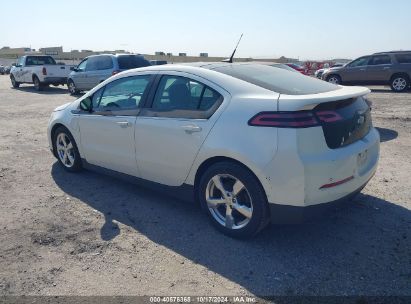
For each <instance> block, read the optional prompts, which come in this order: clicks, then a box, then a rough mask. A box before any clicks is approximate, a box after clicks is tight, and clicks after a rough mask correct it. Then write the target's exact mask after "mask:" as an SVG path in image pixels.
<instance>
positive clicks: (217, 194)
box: [206, 174, 253, 229]
mask: <svg viewBox="0 0 411 304" xmlns="http://www.w3.org/2000/svg"><path fill="white" fill-rule="evenodd" d="M206 201H207V206H208V209H209V210H210V213H211V215H212V216H213V218H214V219H215V220H216V221H217V222H218V223H219V224H220V225H222V226H224V227H226V228H228V229H241V228H243V227H245V226H246V225H247V224H248V223H249V222H250V220H251V218H252V216H253V203H252V200H251V196H250V194H249V192H248V190H247V188H246V187H245V186H244V184H243V183H242V182H241V181H240V180H239V179H237V178H236V177H234V176H232V175H229V174H217V175H215V176H214V177H213V178H212V179H210V180H209V182H208V184H207V188H206Z"/></svg>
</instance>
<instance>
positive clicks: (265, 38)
mask: <svg viewBox="0 0 411 304" xmlns="http://www.w3.org/2000/svg"><path fill="white" fill-rule="evenodd" d="M0 7H1V11H2V14H1V18H0V47H1V46H10V47H21V46H28V47H30V46H31V47H32V48H35V49H38V48H40V47H46V46H63V47H64V49H65V50H68V51H69V50H71V49H92V50H114V49H125V50H128V51H133V52H138V53H148V54H151V53H154V52H155V51H164V52H172V53H179V52H186V53H188V54H189V55H198V54H199V53H200V52H208V53H209V55H210V56H214V55H215V56H229V55H230V54H231V52H232V50H233V48H234V45H235V43H236V42H237V40H238V38H239V36H240V34H241V33H244V37H243V41H242V42H241V44H240V47H239V49H238V53H237V54H238V56H239V57H254V58H257V57H267V58H272V57H279V56H282V55H284V56H287V57H293V58H300V59H329V58H354V57H358V56H361V55H364V54H368V53H371V52H376V51H386V50H398V49H411V32H410V30H411V17H410V16H411V0H396V1H382V0H381V1H380V0H374V1H372V0H343V1H329V0H308V1H303V0H286V1H284V0H282V1H276V0H254V1H252V0H202V1H193V0H191V1H183V0H172V1H171V0H168V1H167V0H154V1H150V0H145V1H138V0H135V1H133V0H116V1H102V0H99V1H97V0H95V1H91V0H82V1H80V0H69V1H46V0H36V1H2V3H1V6H0Z"/></svg>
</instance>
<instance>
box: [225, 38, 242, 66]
mask: <svg viewBox="0 0 411 304" xmlns="http://www.w3.org/2000/svg"><path fill="white" fill-rule="evenodd" d="M241 38H243V34H241V36H240V39H238V42H237V45H236V46H235V49H234V52H233V54H231V57H230V58H227V59H224V60H222V62H228V63H233V59H234V55H235V52H236V51H237V48H238V45H239V44H240V41H241Z"/></svg>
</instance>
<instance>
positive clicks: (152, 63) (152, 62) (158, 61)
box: [150, 60, 168, 65]
mask: <svg viewBox="0 0 411 304" xmlns="http://www.w3.org/2000/svg"><path fill="white" fill-rule="evenodd" d="M150 64H151V65H163V64H168V62H167V60H150Z"/></svg>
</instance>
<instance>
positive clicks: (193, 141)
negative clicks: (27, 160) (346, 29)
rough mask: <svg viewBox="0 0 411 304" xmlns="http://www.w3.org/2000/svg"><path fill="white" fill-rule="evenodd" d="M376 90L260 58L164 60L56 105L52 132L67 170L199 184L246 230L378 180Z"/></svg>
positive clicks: (234, 226) (217, 208)
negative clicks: (374, 121)
mask: <svg viewBox="0 0 411 304" xmlns="http://www.w3.org/2000/svg"><path fill="white" fill-rule="evenodd" d="M368 93H369V90H368V89H366V88H362V87H344V86H337V85H333V84H330V83H327V82H324V81H320V80H317V79H314V78H311V77H307V76H304V75H300V74H298V73H294V72H290V71H287V70H284V69H279V68H275V67H270V66H264V65H259V64H247V63H235V64H230V63H213V64H206V63H203V64H194V65H191V66H186V65H169V66H153V67H147V68H140V69H135V70H130V71H126V72H123V73H120V74H118V75H115V76H113V77H111V78H109V79H108V80H106V81H105V82H103V83H101V84H100V85H98V86H97V87H95V88H94V89H92V90H91V91H89V92H88V93H87V94H85V95H84V96H82V97H81V98H79V99H78V100H76V101H74V102H72V103H69V104H66V105H63V106H61V107H59V108H57V109H56V110H55V111H54V112H53V113H52V115H51V118H50V122H49V127H48V138H49V143H50V148H51V150H52V152H53V154H54V155H55V156H56V157H57V159H58V161H59V162H60V164H61V165H62V166H63V168H64V169H66V170H67V171H78V170H80V169H81V168H82V167H83V166H88V167H93V168H104V169H108V170H104V171H109V172H120V173H121V174H120V175H122V176H127V177H132V179H135V180H138V181H142V180H144V181H148V184H150V185H157V186H161V185H162V186H165V187H166V188H168V189H174V190H177V189H184V190H188V193H190V194H191V195H192V196H191V198H192V199H194V200H196V201H199V202H200V203H201V205H202V207H203V208H204V210H205V211H206V212H207V213H208V215H209V216H210V218H211V220H212V222H213V223H214V224H215V226H216V227H217V228H218V229H220V230H221V231H222V232H224V233H226V234H228V235H230V236H234V237H246V236H252V235H255V234H256V233H257V232H259V231H260V230H261V229H263V228H264V227H265V226H266V225H267V224H268V223H269V222H270V220H271V221H273V222H276V223H278V222H281V223H284V222H295V221H296V220H300V219H301V218H303V217H305V215H306V214H307V213H311V212H314V213H316V212H317V209H323V207H328V206H334V204H335V203H338V202H342V201H345V200H346V199H347V198H349V197H351V196H352V195H354V194H356V193H358V192H359V191H360V190H361V189H362V188H363V187H364V186H365V185H366V184H367V182H368V181H369V180H370V178H371V177H372V176H373V174H374V173H375V170H376V167H377V163H378V158H379V134H378V132H377V131H376V129H375V128H374V127H373V126H372V122H371V113H370V111H371V109H370V106H369V102H368V101H367V99H366V98H365V96H366V95H367V94H368ZM146 184H147V183H146Z"/></svg>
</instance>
